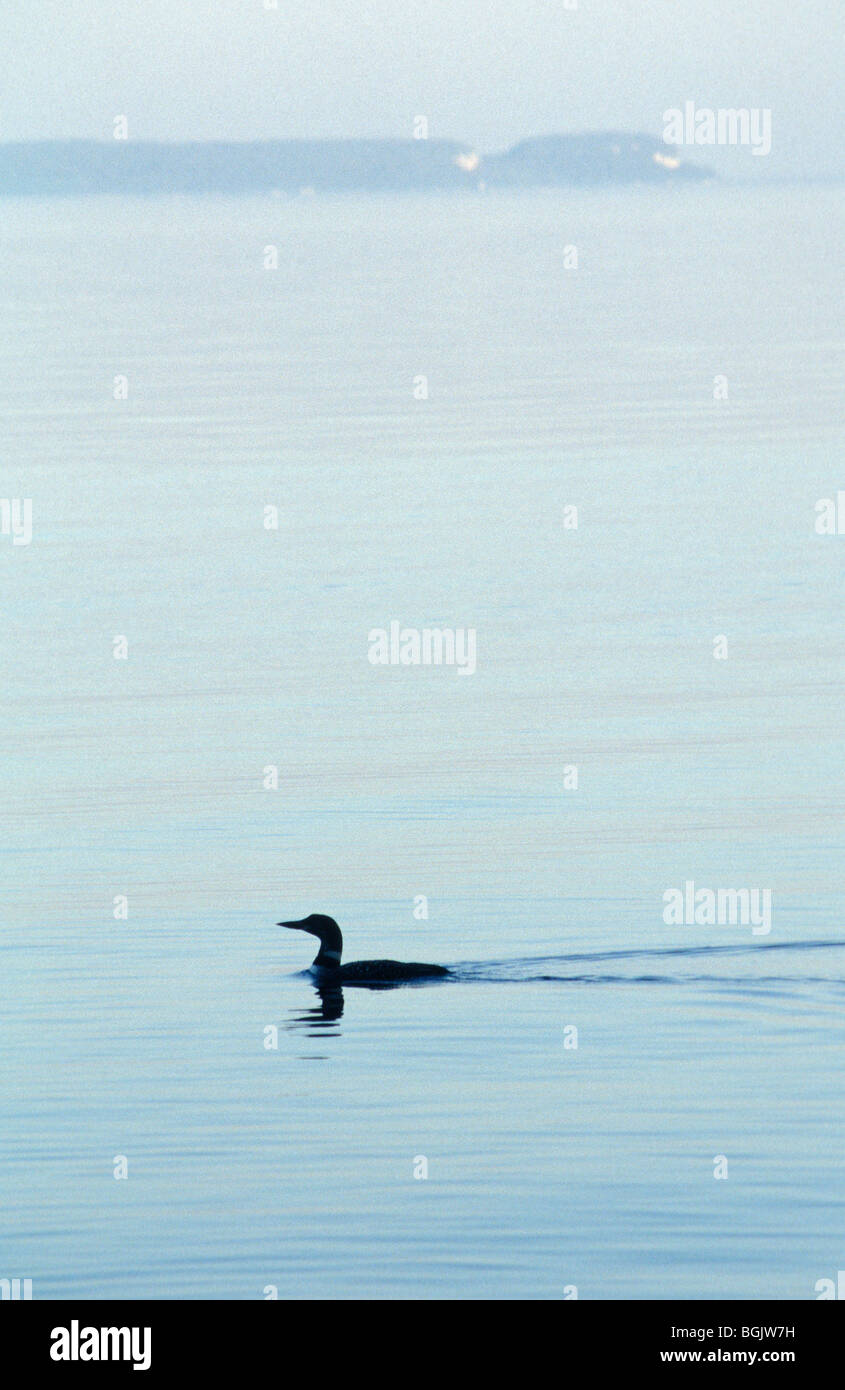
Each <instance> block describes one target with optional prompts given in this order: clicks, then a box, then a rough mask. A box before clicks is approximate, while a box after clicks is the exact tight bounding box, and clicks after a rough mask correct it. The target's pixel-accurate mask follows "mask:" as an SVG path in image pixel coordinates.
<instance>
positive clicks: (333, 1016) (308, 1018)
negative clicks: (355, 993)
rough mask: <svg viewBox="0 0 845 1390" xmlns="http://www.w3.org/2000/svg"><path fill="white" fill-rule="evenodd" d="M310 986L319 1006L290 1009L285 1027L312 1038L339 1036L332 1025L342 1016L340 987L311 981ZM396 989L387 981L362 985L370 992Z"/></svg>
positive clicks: (341, 992) (337, 1028) (337, 1029)
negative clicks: (332, 1034)
mask: <svg viewBox="0 0 845 1390" xmlns="http://www.w3.org/2000/svg"><path fill="white" fill-rule="evenodd" d="M312 986H313V989H314V993H315V994H316V995H317V997H318V999H319V1001H320V1002H319V1004H314V1005H312V1007H311V1008H310V1009H292V1010H291V1013H290V1017H289V1019H288V1022H287V1027H288V1028H291V1029H297V1030H298V1031H300V1032H303V1033H308V1034H310V1035H311V1036H312V1037H320V1036H322V1037H325V1036H326V1034H327V1033H335V1034H339V1033H340V1028H339V1027H335V1026H334V1025H335V1024H337V1021H338V1019H339V1018H341V1017H342V1016H343V1006H344V1000H343V988H342V986H341V985H339V984H326V983H323V984H321V983H320V982H319V981H318V980H312ZM397 987H398V985H397V984H394V983H392V982H388V981H378V982H376V981H373V982H372V983H371V984H366V985H364V988H365V989H368V990H370V991H375V990H386V989H396V988H397Z"/></svg>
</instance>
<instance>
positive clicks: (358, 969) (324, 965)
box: [276, 912, 451, 985]
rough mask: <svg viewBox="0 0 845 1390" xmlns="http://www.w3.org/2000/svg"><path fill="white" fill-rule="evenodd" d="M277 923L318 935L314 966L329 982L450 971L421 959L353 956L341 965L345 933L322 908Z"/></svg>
mask: <svg viewBox="0 0 845 1390" xmlns="http://www.w3.org/2000/svg"><path fill="white" fill-rule="evenodd" d="M276 925H277V926H279V927H294V928H295V929H296V930H297V931H307V932H308V933H309V934H310V935H311V936H316V937H317V939H318V940H319V942H320V949H319V951H318V952H317V955H316V956H315V958H314V963H313V965H312V966H311V969H312V970H314V971H315V972H316V974H317V976H318V977H319V979H320V980H321V981H325V982H326V983H327V984H341V985H346V984H349V985H354V984H362V985H380V984H394V983H399V982H401V981H402V980H433V979H439V978H441V977H442V976H444V975H449V974H450V973H451V972H450V971H449V970H447V969H446V966H445V965H424V964H423V963H422V962H421V961H402V960H353V961H350V962H349V964H348V965H341V963H340V957H341V955H342V953H343V937H342V936H341V933H340V927H339V926H338V925H337V922H336V921H335V920H334V918H333V917H324V916H323V915H322V913H319V912H312V913H311V916H310V917H303V918H302V921H301V922H277V923H276Z"/></svg>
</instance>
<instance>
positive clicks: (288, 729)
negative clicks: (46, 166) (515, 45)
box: [0, 187, 845, 1299]
mask: <svg viewBox="0 0 845 1390" xmlns="http://www.w3.org/2000/svg"><path fill="white" fill-rule="evenodd" d="M843 201H845V195H843V193H842V191H841V190H831V189H812V188H809V189H808V188H804V189H788V188H787V189H784V188H779V189H775V190H768V191H767V190H761V191H755V192H749V191H745V190H742V189H719V188H716V187H712V188H697V189H689V190H683V189H680V190H676V191H674V192H672V193H671V194H667V193H663V192H658V191H653V190H652V191H646V190H643V191H632V192H609V193H602V194H598V193H553V194H552V193H549V194H542V195H521V196H514V197H510V196H507V195H497V196H490V197H486V198H471V197H467V198H466V199H461V198H435V197H432V198H408V199H401V198H400V199H379V198H360V199H358V198H348V199H331V198H326V199H307V198H302V199H296V200H288V199H283V198H278V199H273V198H267V199H260V200H259V199H256V200H243V201H235V200H232V201H229V200H215V199H196V200H178V199H172V200H160V201H156V200H151V201H130V200H125V201H124V200H109V199H102V200H96V199H94V200H90V201H79V202H76V201H62V202H59V201H56V202H49V201H35V200H33V201H20V202H6V203H5V204H4V205H3V209H2V212H3V225H4V236H3V241H4V252H3V269H2V284H1V285H0V296H1V297H2V308H3V316H4V320H5V323H6V325H7V331H6V333H5V335H4V343H3V347H2V355H0V389H2V395H3V399H4V403H5V408H4V418H5V423H4V433H5V444H4V451H3V453H4V461H3V468H2V473H0V479H2V485H1V486H0V492H1V493H2V495H3V496H8V497H18V496H19V497H31V498H32V501H33V526H34V531H33V539H32V543H31V544H30V545H29V546H12V544H11V540H10V538H9V537H0V582H2V587H3V595H4V603H3V617H2V623H0V662H2V670H3V694H4V719H3V733H2V754H3V783H4V798H3V805H2V820H0V852H2V865H3V874H2V883H0V908H1V909H2V921H3V928H2V937H0V970H1V971H2V993H1V994H0V1027H1V1028H2V1052H3V1067H2V1080H0V1147H2V1166H1V1167H0V1173H2V1176H1V1177H0V1183H2V1188H3V1191H2V1218H1V1219H0V1276H2V1277H29V1278H32V1280H33V1293H34V1296H35V1297H36V1298H38V1297H42V1298H47V1297H60V1298H64V1297H77V1296H81V1297H92V1298H93V1297H116V1298H136V1297H137V1298H140V1297H154V1298H211V1297H214V1298H233V1299H255V1298H262V1297H264V1296H265V1291H266V1290H267V1289H268V1287H269V1286H274V1287H275V1288H276V1289H277V1290H278V1293H279V1296H280V1297H299V1298H314V1297H321V1296H329V1297H335V1298H352V1297H361V1296H363V1297H387V1298H438V1297H441V1298H442V1297H447V1298H477V1297H494V1298H510V1297H528V1298H542V1299H546V1298H548V1299H556V1298H561V1297H563V1295H564V1291H565V1290H566V1289H567V1288H569V1287H571V1286H573V1285H574V1286H576V1287H577V1289H578V1293H579V1296H580V1297H581V1298H614V1299H615V1298H651V1297H657V1298H669V1297H681V1298H693V1297H705V1298H706V1297H728V1298H774V1297H783V1298H790V1299H806V1298H812V1297H814V1296H815V1294H814V1285H815V1283H816V1281H817V1280H818V1279H820V1278H828V1277H833V1276H835V1272H836V1270H837V1269H839V1268H842V1267H843V1261H844V1260H845V1197H844V1195H843V1183H842V1153H843V1149H844V1148H845V1117H844V1116H843V1106H842V1094H841V1093H842V1082H841V1075H842V1058H843V1041H845V1025H843V1003H845V950H843V946H845V933H844V932H843V896H845V895H843V876H842V849H843V829H842V827H843V817H842V812H843V790H842V775H841V773H842V766H843V752H845V749H843V731H842V696H843V647H844V646H845V643H843V629H842V582H843V568H844V565H843V562H844V561H845V549H843V546H845V542H843V540H842V538H841V537H836V536H826V537H825V536H818V535H816V534H815V532H814V521H815V512H814V507H815V503H816V501H817V500H818V499H819V498H822V497H830V496H834V495H835V493H836V490H837V488H841V487H843V485H845V484H843V479H845V473H843V468H842V459H843V442H845V441H844V440H843V435H844V434H845V430H843V425H842V418H843V415H842V403H843V402H842V398H843V387H842V382H843V368H845V343H844V342H843V334H842V320H841V282H840V279H839V275H838V269H837V264H836V258H835V257H834V255H833V251H832V244H831V228H832V227H833V226H835V225H837V224H840V223H841V217H842V212H843ZM570 245H575V246H577V248H578V259H579V265H578V269H577V270H576V271H573V270H567V269H566V268H565V263H564V262H565V247H567V246H570ZM267 246H276V247H277V248H278V252H279V268H278V269H277V270H275V271H269V270H265V269H264V268H263V260H264V255H265V248H266V247H267ZM717 375H724V376H725V377H726V378H727V381H728V399H727V400H718V401H717V400H714V378H715V377H716V376H717ZM117 376H125V377H126V378H127V379H128V398H127V399H125V400H115V399H114V380H115V377H117ZM421 376H424V377H426V378H427V389H428V397H427V399H418V398H417V397H418V396H419V395H420V394H421V393H420V390H419V383H418V389H417V392H416V395H415V389H414V382H415V379H418V378H419V377H421ZM572 505H574V506H577V507H578V517H579V525H578V529H577V530H568V529H565V528H564V527H563V524H562V519H563V515H564V508H566V507H567V506H572ZM267 507H276V508H277V509H278V529H275V530H274V529H267V528H266V527H265V524H264V522H265V515H266V513H265V508H267ZM393 619H396V620H398V621H400V622H401V623H402V624H403V625H408V626H412V627H425V626H431V625H436V626H447V627H475V628H476V630H477V634H478V638H477V640H478V670H477V672H476V674H475V675H473V676H472V677H465V676H462V675H459V674H458V673H457V671H455V670H454V669H446V668H439V669H435V668H433V669H421V668H401V667H396V668H393V667H374V666H371V665H370V664H369V662H368V660H367V634H368V632H369V631H370V629H371V628H375V627H387V626H388V624H389V623H390V621H391V620H393ZM719 634H724V635H725V636H726V637H727V640H728V651H729V656H728V659H727V660H726V661H716V660H714V658H713V641H714V638H715V637H716V636H717V635H719ZM117 636H124V637H125V638H126V640H127V642H128V658H127V659H126V660H116V659H115V658H114V655H113V643H114V639H115V637H117ZM573 765H574V766H577V768H578V788H577V790H574V789H567V787H566V785H565V782H566V778H565V772H564V769H565V768H566V767H568V766H573ZM272 767H275V768H277V769H278V787H277V789H268V788H265V786H264V785H263V783H264V781H265V779H266V775H267V774H266V769H267V768H272ZM688 879H692V880H694V881H695V882H696V884H698V885H701V886H709V887H712V888H716V887H720V886H721V887H749V888H755V887H761V888H765V887H768V888H771V890H772V893H773V901H774V909H773V921H772V930H771V932H770V933H769V934H768V935H766V936H762V935H760V936H753V935H752V933H751V931H750V929H749V928H747V927H746V928H742V927H739V926H735V927H704V926H698V927H696V926H691V927H677V926H671V927H670V926H666V925H664V923H663V920H662V908H663V893H664V891H665V890H666V889H667V888H670V887H680V886H682V885H683V883H684V882H685V881H686V880H688ZM120 895H125V897H126V898H127V899H128V918H127V919H126V920H121V919H116V918H115V916H114V911H115V908H114V904H115V899H116V898H117V897H119V896H120ZM417 895H425V896H426V898H427V900H428V917H427V919H423V920H419V919H417V918H416V917H415V916H414V912H413V907H414V900H415V897H416V896H417ZM313 910H321V911H325V912H329V913H332V914H333V915H334V916H336V917H337V918H338V919H339V920H340V922H341V924H342V925H343V927H344V930H345V933H346V940H347V954H348V956H349V957H350V958H356V957H367V956H373V955H375V956H379V955H389V956H396V957H399V958H406V959H408V958H410V959H424V960H425V959H429V960H435V961H442V962H444V963H447V964H451V963H456V964H457V965H458V966H459V968H458V969H457V970H456V975H455V978H454V980H452V981H448V982H446V983H443V984H437V985H434V986H427V987H414V988H403V989H397V990H390V991H378V992H372V991H366V990H361V989H347V990H346V991H345V997H344V998H343V999H342V1000H337V999H334V1000H333V999H328V1000H327V999H321V997H320V996H319V995H318V994H317V993H316V991H315V990H314V988H313V986H312V984H311V983H310V981H309V979H308V977H307V976H304V975H303V974H302V973H300V972H301V971H302V970H303V968H304V967H305V966H307V964H308V962H309V960H310V958H311V953H310V951H309V947H310V946H311V944H312V943H311V941H310V939H306V938H302V937H300V936H297V935H294V934H293V933H284V932H282V931H281V930H280V929H278V928H276V927H275V926H274V923H275V922H276V921H277V920H278V919H279V918H280V917H286V918H294V917H300V916H304V915H305V914H306V913H308V912H310V911H313ZM271 1028H275V1029H277V1030H278V1031H277V1034H276V1035H275V1041H276V1043H277V1045H276V1046H275V1047H272V1046H267V1045H266V1043H267V1042H268V1041H270V1042H272V1041H273V1040H274V1034H273V1033H272V1032H268V1031H267V1030H269V1029H271ZM573 1029H574V1030H577V1043H578V1046H577V1048H576V1047H573V1046H568V1045H567V1043H571V1042H572V1040H573V1038H574V1037H575V1036H576V1034H574V1033H573ZM118 1155H123V1156H125V1157H126V1159H127V1161H128V1172H129V1177H128V1180H127V1181H115V1179H114V1176H113V1170H114V1163H115V1158H116V1156H118ZM720 1155H721V1156H724V1157H725V1158H726V1159H727V1164H728V1177H727V1180H715V1179H714V1162H715V1160H716V1159H717V1157H718V1156H720ZM421 1159H425V1160H426V1161H427V1166H428V1177H427V1179H425V1180H421V1179H417V1178H415V1176H414V1172H415V1168H416V1169H417V1171H419V1170H420V1160H421Z"/></svg>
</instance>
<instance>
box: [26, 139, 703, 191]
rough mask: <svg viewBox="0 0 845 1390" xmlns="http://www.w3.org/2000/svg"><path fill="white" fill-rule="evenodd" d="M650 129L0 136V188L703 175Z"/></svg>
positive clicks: (352, 186) (448, 185)
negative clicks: (505, 134) (461, 137)
mask: <svg viewBox="0 0 845 1390" xmlns="http://www.w3.org/2000/svg"><path fill="white" fill-rule="evenodd" d="M712 177H713V176H712V174H711V172H710V171H709V170H708V169H705V168H702V167H701V166H696V165H694V164H687V163H686V162H685V161H683V160H681V159H680V158H679V157H678V155H677V154H676V152H675V150H674V147H673V146H671V145H666V144H664V143H663V141H662V140H658V139H656V138H655V137H654V136H652V135H631V134H626V133H623V132H620V131H600V132H589V133H586V134H582V135H546V136H541V137H538V138H535V139H530V140H522V141H520V143H519V144H517V145H514V146H513V147H512V148H511V149H509V150H505V151H503V152H502V153H500V154H487V155H481V154H478V153H477V152H476V151H475V150H473V149H472V148H471V147H470V146H469V145H462V144H460V143H459V142H457V141H452V140H261V141H246V142H240V143H236V142H234V141H233V142H222V141H221V142H202V143H199V142H198V143H194V144H157V143H154V142H151V141H133V140H119V139H115V140H109V141H96V140H39V141H22V142H19V143H9V144H0V195H7V196H34V195H41V196H45V195H56V194H59V195H68V196H70V195H84V194H98V193H121V194H156V193H229V194H247V193H269V192H274V191H278V192H284V193H302V192H312V191H313V192H335V193H336V192H353V191H364V192H366V191H370V192H387V191H395V192H412V191H415V190H421V191H422V190H429V189H470V190H471V189H484V188H543V187H556V186H570V185H608V184H625V183H635V182H645V183H650V184H666V183H671V182H678V181H679V180H689V179H702V178H712Z"/></svg>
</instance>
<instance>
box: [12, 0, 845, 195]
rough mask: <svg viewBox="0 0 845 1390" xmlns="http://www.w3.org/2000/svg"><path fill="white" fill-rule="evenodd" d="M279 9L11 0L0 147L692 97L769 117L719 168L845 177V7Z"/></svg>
mask: <svg viewBox="0 0 845 1390" xmlns="http://www.w3.org/2000/svg"><path fill="white" fill-rule="evenodd" d="M574 2H577V8H576V9H574V10H572V9H569V8H567V6H568V4H572V3H574ZM277 3H278V8H277V9H272V8H266V6H268V5H272V4H273V0H0V53H2V55H3V56H2V57H0V77H1V78H2V83H0V139H3V140H20V139H38V138H71V137H87V138H102V139H109V138H111V134H112V122H113V119H114V117H115V116H116V115H125V116H126V117H127V119H128V123H129V134H130V138H134V139H139V140H140V139H157V140H189V139H194V140H196V139H232V140H247V139H262V138H264V139H266V138H279V139H282V138H289V137H306V136H316V137H324V136H346V137H349V136H399V135H404V136H409V135H411V134H412V131H413V122H414V118H415V117H416V116H419V115H425V116H426V117H427V119H428V122H429V130H430V134H431V135H432V137H434V136H443V137H448V138H455V139H460V140H466V141H467V142H469V143H470V144H472V145H474V146H476V147H477V148H478V149H479V150H481V151H489V150H493V149H498V148H503V147H505V146H506V145H509V144H511V143H513V142H514V141H516V140H519V139H521V138H523V137H525V136H528V135H542V134H548V133H552V132H556V131H570V130H583V129H587V128H590V129H595V128H608V127H614V128H621V129H624V130H643V131H648V132H650V133H652V134H654V135H657V136H660V135H661V134H662V131H663V112H664V110H666V109H667V108H670V107H681V106H683V104H684V102H685V101H690V100H691V101H695V102H696V104H697V105H698V106H699V107H709V108H711V109H717V108H718V107H748V108H752V107H758V108H770V109H771V111H772V130H773V148H772V153H771V155H769V156H767V157H766V158H755V157H752V156H751V155H750V152H749V151H748V150H728V151H721V150H716V151H711V150H707V151H704V152H702V151H698V158H699V159H702V160H704V162H707V163H710V164H712V165H714V166H715V167H717V168H719V169H720V170H721V171H723V172H726V173H731V174H740V175H742V174H744V173H745V172H748V173H749V174H752V175H755V176H759V175H760V174H763V175H765V176H767V177H772V176H775V177H776V176H780V175H791V174H801V173H810V174H838V173H841V172H842V146H843V139H845V120H843V109H844V108H845V98H843V90H842V81H841V74H842V71H843V68H845V43H844V42H843V35H844V34H845V7H844V6H843V0H366V3H363V2H362V3H361V4H356V3H353V0H312V3H303V0H277ZM688 154H689V155H690V156H692V157H695V152H694V151H689V152H688ZM755 166H756V167H755ZM761 166H762V167H761Z"/></svg>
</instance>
